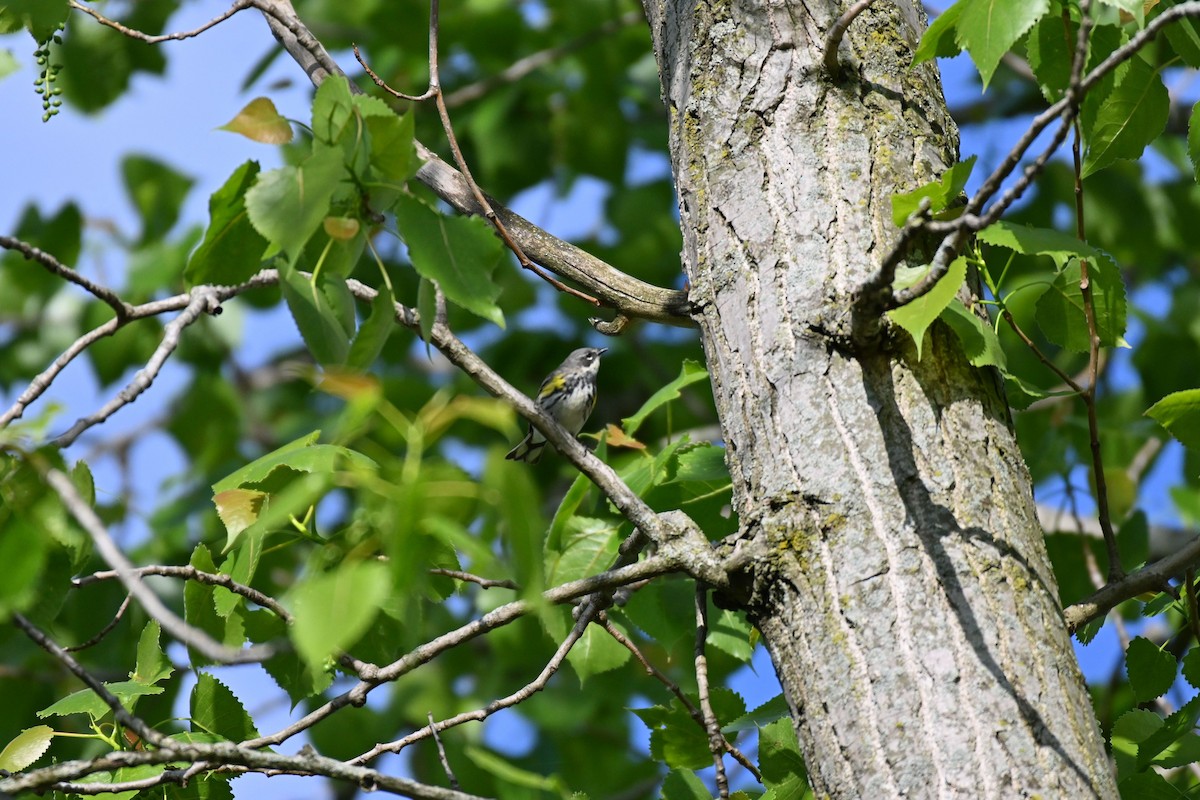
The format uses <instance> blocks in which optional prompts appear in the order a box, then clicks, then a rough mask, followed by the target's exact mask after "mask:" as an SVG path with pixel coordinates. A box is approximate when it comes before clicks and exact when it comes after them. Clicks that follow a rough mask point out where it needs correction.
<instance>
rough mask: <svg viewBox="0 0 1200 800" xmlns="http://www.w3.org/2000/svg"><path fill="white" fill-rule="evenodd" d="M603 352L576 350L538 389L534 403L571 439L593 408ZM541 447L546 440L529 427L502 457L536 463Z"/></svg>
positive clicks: (603, 349) (581, 427) (598, 348)
mask: <svg viewBox="0 0 1200 800" xmlns="http://www.w3.org/2000/svg"><path fill="white" fill-rule="evenodd" d="M607 352H608V348H607V347H581V348H579V349H578V350H576V351H574V352H572V353H571V355H569V356H567V358H566V360H565V361H563V362H562V363H561V364H559V365H558V368H557V369H555V370H554V371H553V372H551V373H550V374H549V375H547V376H546V380H544V381H542V386H541V388H540V389H538V393H537V404H538V405H539V406H541V407H542V410H543V411H545V412H546V413H547V414H549V415H550V416H552V417H554V419H555V421H556V422H558V424H559V425H562V426H563V427H564V428H566V429H567V430H568V431H570V433H571V435H572V436H574V435H576V434H578V433H579V431H581V430H582V429H583V425H584V423H585V422H587V419H588V417H590V416H591V415H592V409H594V408H595V407H596V373H597V372H598V371H599V370H600V356H602V355H604V354H605V353H607ZM545 446H546V437H544V436H542V434H541V433H539V432H538V430H537V429H536V428H534V427H533V426H532V425H530V426H529V433H527V434H525V438H524V439H522V440H521V441H520V442H519V443H518V444H517V446H516V447H514V448H513V449H512V450H509V451H508V455H506V456H505V458H507V459H510V460H512V461H528V462H529V463H530V464H536V463H537V462H538V459H540V458H541V457H542V448H543V447H545Z"/></svg>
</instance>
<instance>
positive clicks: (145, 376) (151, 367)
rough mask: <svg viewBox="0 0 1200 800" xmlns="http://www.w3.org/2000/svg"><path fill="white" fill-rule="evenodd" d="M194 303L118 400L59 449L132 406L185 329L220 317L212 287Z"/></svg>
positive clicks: (80, 424)
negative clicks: (212, 316) (213, 316)
mask: <svg viewBox="0 0 1200 800" xmlns="http://www.w3.org/2000/svg"><path fill="white" fill-rule="evenodd" d="M191 294H192V298H191V302H189V303H188V305H187V307H186V308H184V309H183V311H182V312H180V314H179V316H177V317H176V318H175V319H173V320H172V321H171V322H169V323H168V324H167V325H165V326H164V327H163V338H162V341H161V342H159V345H158V347H157V348H155V350H154V354H153V355H152V356H151V357H150V360H149V361H147V362H146V366H145V367H143V368H142V369H140V370H138V372H137V374H136V375H134V376H133V380H131V381H130V382H129V383H128V384H126V386H125V388H124V389H122V390H121V391H120V392H118V393H117V396H116V397H114V398H113V399H112V400H109V401H108V402H107V403H105V404H104V407H103V408H101V409H100V410H99V411H97V412H96V413H94V414H90V415H88V416H86V417H81V418H80V419H78V420H77V421H76V422H75V424H74V425H72V426H71V427H70V429H69V430H67V432H66V433H64V434H62V435H61V436H59V437H57V438H56V439H55V440H54V443H55V444H57V445H58V446H59V447H69V446H70V445H71V444H72V443H73V442H74V441H75V440H76V439H78V438H79V436H80V435H81V434H82V433H83V432H84V431H86V430H87V429H88V428H91V427H92V426H94V425H99V424H100V423H102V422H104V421H105V420H107V419H108V418H109V417H111V416H112V415H113V414H115V413H117V411H119V410H121V409H122V408H124V407H125V406H127V405H129V404H130V403H132V402H133V401H134V400H136V399H137V397H138V395H140V394H141V393H142V392H144V391H146V390H147V389H149V388H150V385H151V384H152V383H154V379H155V378H157V377H158V373H159V372H160V371H161V370H162V367H163V364H165V363H166V362H167V358H169V357H170V355H171V354H172V353H174V352H175V348H177V347H179V339H180V336H181V335H182V334H183V331H184V329H186V328H187V327H188V326H189V325H191V324H193V323H194V322H196V321H197V320H198V319H200V317H201V316H203V315H204V314H219V313H220V311H221V301H220V299H219V298H218V296H217V293H216V292H215V291H214V290H213V288H212V287H207V286H200V287H196V288H195V289H193V290H192V292H191Z"/></svg>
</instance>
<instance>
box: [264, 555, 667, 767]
mask: <svg viewBox="0 0 1200 800" xmlns="http://www.w3.org/2000/svg"><path fill="white" fill-rule="evenodd" d="M680 568H681V566H680V563H679V560H678V558H677V557H676V556H674V555H673V554H661V553H660V554H658V555H655V556H651V557H650V558H646V559H643V560H641V561H639V562H637V563H636V564H630V565H629V566H625V567H620V568H618V569H612V570H609V571H607V572H602V573H600V574H599V575H593V576H591V577H590V578H583V579H580V580H577V581H571V582H570V583H564V584H562V585H561V586H556V587H555V588H553V589H549V590H547V591H545V592H543V593H542V600H543V601H544V602H548V603H554V604H560V603H567V602H570V601H572V600H575V599H577V598H580V597H584V596H585V595H590V594H593V593H595V592H599V591H603V590H606V589H612V588H615V587H618V586H625V585H628V584H630V583H636V582H637V581H640V580H644V579H646V578H651V577H654V576H655V575H664V574H666V573H668V572H677V571H679V570H680ZM536 608H537V605H536V604H534V603H531V602H529V601H527V600H518V601H515V602H512V603H506V604H505V605H502V606H500V607H499V608H496V609H494V610H492V611H489V612H488V613H487V614H484V615H483V616H482V617H480V618H479V619H476V620H472V621H471V622H468V623H467V624H466V625H463V626H461V627H459V628H457V629H455V630H452V631H448V632H446V633H444V634H442V635H441V636H438V637H437V638H435V639H431V640H430V641H428V642H426V643H425V644H423V645H421V646H419V647H417V648H416V649H414V650H412V651H411V652H409V653H407V654H405V655H404V656H402V657H400V658H399V659H397V660H396V661H393V662H392V663H391V664H389V665H387V666H385V667H376V666H374V665H370V664H363V665H361V667H360V670H359V677H360V678H361V679H362V680H361V681H360V682H359V683H358V684H356V685H355V686H353V687H352V688H350V689H349V690H348V691H346V692H343V693H342V694H340V695H338V696H337V697H334V698H332V699H330V700H329V701H328V702H326V703H325V704H324V705H322V706H320V707H318V708H316V709H314V710H312V711H311V712H309V713H308V714H306V715H305V716H304V717H302V718H301V719H299V720H297V721H295V722H294V723H292V724H291V725H289V726H287V727H286V728H283V729H281V730H279V731H277V732H275V733H273V734H270V735H268V736H261V737H259V738H257V739H253V740H250V741H248V742H244V743H243V744H244V745H245V746H247V747H263V746H268V745H277V744H280V743H281V742H284V741H287V740H288V739H290V738H291V737H292V736H295V735H296V734H297V733H300V732H301V731H303V730H306V729H308V728H311V727H312V726H313V725H314V724H316V723H317V722H319V721H320V720H322V719H324V718H325V717H328V716H329V715H330V714H332V713H333V712H335V711H337V710H338V709H339V708H343V707H345V706H347V705H362V704H363V703H365V702H366V698H367V695H368V694H369V693H370V692H371V691H372V690H373V689H374V688H375V687H376V686H379V685H380V684H383V683H386V682H388V681H394V680H396V679H397V678H400V677H402V676H404V675H407V674H408V673H410V672H412V671H413V670H415V669H417V668H418V667H420V666H422V665H423V664H427V663H429V662H430V661H432V660H433V659H435V658H437V657H438V656H439V655H441V654H442V653H444V652H446V651H448V650H452V649H453V648H455V647H458V646H459V645H461V644H463V643H464V642H468V641H471V640H472V639H475V638H478V637H479V636H482V635H484V634H486V633H488V632H490V631H493V630H495V629H496V628H500V627H503V626H504V625H507V624H509V623H510V622H513V621H514V620H517V619H520V618H521V617H523V616H525V615H526V614H530V613H533V612H534V611H535V610H536Z"/></svg>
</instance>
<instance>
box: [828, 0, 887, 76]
mask: <svg viewBox="0 0 1200 800" xmlns="http://www.w3.org/2000/svg"><path fill="white" fill-rule="evenodd" d="M874 2H875V0H858V2H857V3H855V4H854V5H852V6H850V7H849V8H848V9H846V11H845V13H843V14H842V15H841V16H840V17H838V19H837V22H835V23H833V27H832V28H830V29H829V33H828V34H827V35H826V36H825V72H826V73H828V74H829V75H830V77H834V76H836V75H837V74H838V47H839V46H840V45H841V43H842V37H843V36H845V35H846V31H847V30H849V28H850V23H852V22H854V19H855V18H856V17H857V16H858V15H859V14H861V13H862V12H864V11H866V10H867V9H868V8H870V7H871V5H872V4H873V3H874Z"/></svg>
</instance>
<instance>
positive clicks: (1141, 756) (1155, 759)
mask: <svg viewBox="0 0 1200 800" xmlns="http://www.w3.org/2000/svg"><path fill="white" fill-rule="evenodd" d="M1198 717H1200V698H1198V697H1193V698H1192V699H1191V700H1189V701H1188V702H1187V703H1185V704H1184V706H1183V707H1182V708H1180V709H1179V710H1178V711H1176V712H1175V713H1174V714H1171V715H1170V716H1169V717H1167V718H1166V720H1164V721H1163V722H1162V723H1161V725H1160V726H1159V727H1158V728H1157V729H1154V730H1151V731H1149V733H1147V734H1146V735H1144V736H1143V737H1142V738H1141V739H1140V740H1139V742H1138V748H1137V768H1138V769H1139V770H1142V769H1146V768H1147V767H1149V766H1150V765H1151V764H1160V763H1163V762H1169V763H1178V761H1179V759H1183V758H1187V754H1188V753H1189V752H1190V751H1192V750H1193V749H1194V748H1195V746H1196V742H1195V741H1194V740H1193V739H1192V738H1191V737H1194V736H1195V733H1194V730H1195V727H1196V720H1197V718H1198ZM1146 723H1147V728H1149V727H1150V725H1151V724H1152V723H1151V722H1150V721H1149V720H1147V721H1146ZM1184 763H1186V762H1184ZM1164 766H1165V764H1164Z"/></svg>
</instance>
